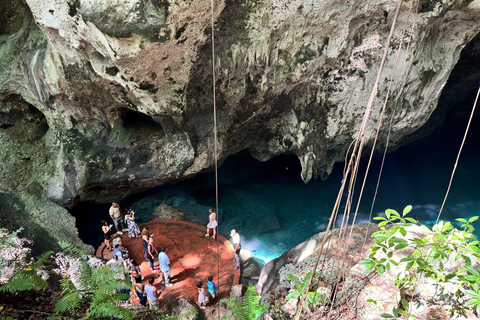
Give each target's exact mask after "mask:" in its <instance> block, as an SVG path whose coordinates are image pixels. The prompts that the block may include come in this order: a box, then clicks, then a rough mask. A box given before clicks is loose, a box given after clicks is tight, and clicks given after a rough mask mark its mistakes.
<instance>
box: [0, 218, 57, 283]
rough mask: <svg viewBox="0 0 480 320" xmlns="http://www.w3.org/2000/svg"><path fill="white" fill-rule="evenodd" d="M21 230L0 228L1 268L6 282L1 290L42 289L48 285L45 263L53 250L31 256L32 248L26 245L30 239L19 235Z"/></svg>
mask: <svg viewBox="0 0 480 320" xmlns="http://www.w3.org/2000/svg"><path fill="white" fill-rule="evenodd" d="M21 231H22V228H20V229H18V230H16V231H14V232H12V233H10V232H8V231H7V230H6V229H0V270H1V272H2V279H3V278H5V279H4V282H6V283H5V284H3V285H2V286H0V291H23V290H32V289H33V290H40V289H44V288H46V287H47V286H48V284H47V281H46V280H47V279H48V274H47V272H46V271H45V265H46V264H47V263H48V262H50V260H51V258H50V257H51V255H52V254H53V251H48V252H45V253H43V254H42V255H40V256H39V257H37V258H36V259H33V258H31V257H30V250H29V249H28V248H26V247H24V245H25V244H26V243H28V241H27V240H26V239H21V238H19V237H18V234H19V233H20V232H21ZM4 273H6V274H4Z"/></svg>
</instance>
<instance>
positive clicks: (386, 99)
mask: <svg viewBox="0 0 480 320" xmlns="http://www.w3.org/2000/svg"><path fill="white" fill-rule="evenodd" d="M412 7H413V1H412V2H411V4H410V8H409V11H408V17H410V14H411V13H412ZM408 20H409V19H407V21H406V24H405V26H404V28H403V31H402V36H401V40H400V44H399V49H398V51H397V55H396V57H395V63H394V66H393V70H392V74H391V76H390V81H389V85H388V89H387V93H386V95H385V99H384V103H383V107H382V111H381V113H380V119H379V121H378V126H377V132H376V135H375V139H374V141H373V145H372V150H371V152H370V157H369V159H368V164H367V168H366V170H365V176H364V177H363V182H362V186H361V188H360V194H359V196H358V199H357V205H356V207H355V212H354V217H353V221H352V225H351V228H350V233H349V235H348V238H347V239H346V240H345V239H343V236H345V235H341V231H340V234H339V241H338V242H339V243H340V242H344V243H345V248H347V249H346V250H344V251H343V254H342V258H341V266H340V269H339V270H340V273H341V274H342V276H341V278H344V277H345V270H344V266H345V259H346V255H347V252H348V246H349V245H350V241H351V238H352V235H353V227H354V225H355V222H356V219H357V215H358V210H359V207H360V203H361V200H362V196H363V192H364V189H365V185H366V181H367V177H368V173H369V172H370V166H371V163H372V159H373V155H374V151H375V148H376V145H377V141H378V137H379V134H380V129H381V126H382V124H383V117H384V114H385V110H386V107H387V103H388V99H389V97H390V91H391V88H392V85H393V80H394V76H395V72H396V69H397V65H398V60H399V58H400V54H401V52H402V46H403V39H404V36H405V33H406V31H407V26H408ZM347 223H348V218H347ZM342 227H343V221H342ZM367 233H368V228H367ZM367 233H366V235H367ZM366 235H365V236H366ZM342 239H343V240H342ZM362 247H363V246H362ZM336 263H337V261H335V263H334V268H335V267H336ZM327 283H330V280H328V281H327ZM337 292H338V290H337V288H335V289H334V292H333V298H332V301H331V304H332V305H333V303H334V302H335V300H336V297H337ZM345 298H347V296H345Z"/></svg>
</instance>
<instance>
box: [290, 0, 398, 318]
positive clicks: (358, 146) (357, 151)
mask: <svg viewBox="0 0 480 320" xmlns="http://www.w3.org/2000/svg"><path fill="white" fill-rule="evenodd" d="M402 1H403V0H398V2H397V10H396V12H395V17H394V19H393V22H392V26H391V28H390V33H389V35H388V39H387V41H386V44H385V51H384V54H383V57H382V61H381V63H380V66H379V69H378V73H377V78H376V80H375V84H374V86H373V89H372V92H371V95H370V99H369V101H368V104H367V108H366V110H365V114H364V117H363V121H362V124H361V127H360V130H359V132H358V138H357V141H356V143H355V146H354V148H353V153H352V156H351V157H350V161H349V165H348V167H347V170H346V171H347V174H348V172H349V171H350V170H349V168H351V167H352V165H353V162H354V161H353V159H354V158H356V161H355V162H356V164H355V167H354V171H353V172H351V177H356V176H357V174H358V162H359V161H360V157H361V155H362V150H363V144H364V142H365V130H366V127H367V123H368V120H369V119H370V114H371V111H372V108H373V102H374V100H375V97H376V95H377V90H378V84H379V82H380V77H381V75H382V71H383V66H384V64H385V60H386V57H387V54H388V48H389V47H390V42H391V39H392V37H393V31H394V30H395V24H396V21H397V19H398V14H399V12H400V8H401V5H402ZM345 182H346V177H345V178H344V180H343V181H342V185H341V187H340V190H339V193H338V195H337V200H336V201H335V205H334V209H333V211H332V214H331V215H330V219H329V222H328V226H327V229H326V230H325V233H324V236H323V240H322V243H321V245H320V248H319V251H318V255H317V259H316V261H315V265H314V267H313V270H312V277H311V278H310V281H309V283H308V284H307V285H306V286H305V289H304V292H303V294H302V297H301V299H300V302H299V307H298V308H297V312H296V313H295V320H299V319H300V315H301V313H302V311H303V307H304V304H305V299H306V297H307V294H308V289H309V288H310V286H311V284H312V279H313V278H314V275H315V271H316V270H317V266H318V262H319V261H320V257H321V256H322V253H323V249H324V246H325V242H326V240H327V236H328V235H329V232H330V229H331V227H332V223H333V217H334V216H335V215H336V212H335V211H336V210H338V207H339V205H340V200H341V197H342V194H343V191H344V190H345ZM349 197H350V195H349Z"/></svg>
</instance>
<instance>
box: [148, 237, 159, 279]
mask: <svg viewBox="0 0 480 320" xmlns="http://www.w3.org/2000/svg"><path fill="white" fill-rule="evenodd" d="M147 253H148V256H147V257H148V261H149V262H150V271H151V272H156V271H157V270H155V267H154V262H155V256H156V255H157V249H156V248H155V246H154V245H153V238H149V239H148V247H147Z"/></svg>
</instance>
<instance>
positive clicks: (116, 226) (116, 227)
mask: <svg viewBox="0 0 480 320" xmlns="http://www.w3.org/2000/svg"><path fill="white" fill-rule="evenodd" d="M115 222H116V221H113V224H114V225H115V229H117V232H118V231H120V230H118V224H117V223H115Z"/></svg>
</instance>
